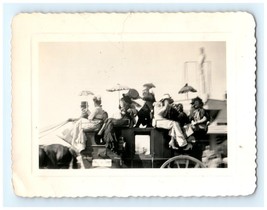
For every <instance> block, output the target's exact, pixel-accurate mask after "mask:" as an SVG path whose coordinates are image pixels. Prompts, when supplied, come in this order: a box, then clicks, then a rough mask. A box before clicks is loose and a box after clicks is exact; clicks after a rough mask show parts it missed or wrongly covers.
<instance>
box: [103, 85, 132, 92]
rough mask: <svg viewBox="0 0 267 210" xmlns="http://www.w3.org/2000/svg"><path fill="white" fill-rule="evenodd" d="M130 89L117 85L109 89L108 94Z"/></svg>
mask: <svg viewBox="0 0 267 210" xmlns="http://www.w3.org/2000/svg"><path fill="white" fill-rule="evenodd" d="M129 89H130V88H129V87H127V86H125V85H121V84H119V83H118V84H116V85H115V86H113V87H112V88H109V89H107V91H108V92H114V91H121V90H129Z"/></svg>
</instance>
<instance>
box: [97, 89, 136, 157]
mask: <svg viewBox="0 0 267 210" xmlns="http://www.w3.org/2000/svg"><path fill="white" fill-rule="evenodd" d="M137 98H139V93H138V92H137V91H136V90H135V89H130V90H129V91H128V92H127V93H126V94H123V96H122V98H121V99H120V105H119V109H120V115H121V117H120V118H118V119H114V118H108V119H107V120H106V121H105V123H104V125H103V126H102V128H101V129H100V131H99V132H98V135H103V139H104V141H105V142H106V151H105V153H104V154H101V155H102V156H103V157H106V156H107V149H110V150H112V151H115V152H116V149H117V148H116V144H117V142H118V141H117V137H116V134H115V130H114V127H122V126H127V127H133V125H134V124H135V116H136V115H137V109H136V106H140V105H139V104H138V103H136V102H135V101H134V100H135V99H137Z"/></svg>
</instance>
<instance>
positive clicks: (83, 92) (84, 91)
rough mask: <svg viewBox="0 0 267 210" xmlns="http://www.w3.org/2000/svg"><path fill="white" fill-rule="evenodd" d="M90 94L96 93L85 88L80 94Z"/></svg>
mask: <svg viewBox="0 0 267 210" xmlns="http://www.w3.org/2000/svg"><path fill="white" fill-rule="evenodd" d="M89 95H94V93H93V92H91V91H89V90H83V91H81V92H80V94H79V96H89Z"/></svg>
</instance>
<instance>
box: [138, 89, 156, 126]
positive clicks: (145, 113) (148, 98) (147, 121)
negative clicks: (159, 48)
mask: <svg viewBox="0 0 267 210" xmlns="http://www.w3.org/2000/svg"><path fill="white" fill-rule="evenodd" d="M153 87H155V86H154V85H153V84H145V85H144V88H145V89H144V90H143V97H142V99H143V100H144V101H145V103H144V105H143V107H142V108H141V109H140V110H139V111H138V113H137V116H138V121H137V123H136V126H135V127H136V128H138V127H139V126H140V124H142V125H143V126H146V127H152V119H153V103H154V102H155V101H156V99H155V95H154V93H153V92H152V90H151V88H153Z"/></svg>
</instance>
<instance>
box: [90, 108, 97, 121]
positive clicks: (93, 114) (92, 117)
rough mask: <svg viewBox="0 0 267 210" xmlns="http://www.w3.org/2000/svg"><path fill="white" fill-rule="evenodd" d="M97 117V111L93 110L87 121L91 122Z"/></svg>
mask: <svg viewBox="0 0 267 210" xmlns="http://www.w3.org/2000/svg"><path fill="white" fill-rule="evenodd" d="M96 115H97V109H94V110H93V111H92V112H91V113H90V114H89V116H88V120H93V119H94V118H95V116H96Z"/></svg>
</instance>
